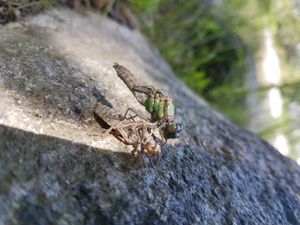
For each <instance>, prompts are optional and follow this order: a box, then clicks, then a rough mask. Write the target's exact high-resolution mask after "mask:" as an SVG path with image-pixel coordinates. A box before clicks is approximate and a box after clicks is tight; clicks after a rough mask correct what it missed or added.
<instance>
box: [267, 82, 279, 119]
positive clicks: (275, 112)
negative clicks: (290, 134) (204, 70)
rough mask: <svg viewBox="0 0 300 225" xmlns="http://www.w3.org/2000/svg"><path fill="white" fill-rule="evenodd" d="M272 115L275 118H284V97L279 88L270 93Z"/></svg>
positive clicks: (272, 89)
mask: <svg viewBox="0 0 300 225" xmlns="http://www.w3.org/2000/svg"><path fill="white" fill-rule="evenodd" d="M267 95H268V102H269V109H270V114H271V116H272V117H273V118H279V117H280V116H282V96H281V92H280V90H279V88H276V87H273V88H271V90H269V91H268V93H267Z"/></svg>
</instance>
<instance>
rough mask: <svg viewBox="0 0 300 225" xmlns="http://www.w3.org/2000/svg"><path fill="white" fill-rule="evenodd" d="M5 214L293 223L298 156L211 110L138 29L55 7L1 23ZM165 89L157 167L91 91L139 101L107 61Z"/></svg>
mask: <svg viewBox="0 0 300 225" xmlns="http://www.w3.org/2000/svg"><path fill="white" fill-rule="evenodd" d="M0 33H1V35H0V93H1V101H0V124H1V125H0V146H1V147H0V148H1V149H0V183H1V185H0V225H2V224H3V225H4V224H61V225H64V224H293V225H295V224H300V167H299V166H298V165H297V164H296V163H295V162H293V161H291V160H289V159H287V158H285V157H284V156H282V155H281V154H280V153H278V152H277V151H276V150H274V149H273V148H272V147H271V146H270V145H268V144H267V143H265V142H264V141H262V140H261V139H259V138H258V137H256V136H255V135H253V134H251V133H249V132H246V131H244V130H242V129H240V128H239V127H237V126H235V125H234V124H232V123H231V122H229V121H228V120H227V119H225V118H223V117H222V116H221V115H219V114H218V113H216V112H214V111H213V110H211V109H210V108H209V107H208V106H207V105H206V104H205V103H204V102H203V101H202V100H201V99H199V98H198V97H196V96H195V95H194V94H192V93H191V92H190V91H189V90H188V89H187V88H186V87H185V86H184V85H182V84H181V83H180V82H179V81H178V80H177V79H176V78H175V77H174V75H173V73H172V71H171V70H170V68H169V67H168V66H167V65H166V63H165V62H164V61H163V60H162V59H161V57H160V56H159V54H158V53H157V52H156V51H155V49H153V48H152V47H151V46H150V45H149V44H148V42H147V41H146V40H145V38H144V37H143V36H142V35H141V34H140V33H138V32H136V31H130V30H128V29H127V28H125V27H122V26H120V25H118V24H116V23H115V22H113V21H110V20H108V19H105V18H101V17H100V16H99V15H95V14H93V13H89V14H88V16H82V15H78V14H76V13H75V12H72V11H69V10H66V9H60V10H54V11H50V12H48V13H45V14H43V15H38V16H36V17H33V18H29V19H28V20H27V21H25V22H20V23H13V24H9V25H7V26H2V27H0ZM114 62H118V63H120V64H121V65H124V66H126V67H127V68H128V69H129V70H130V71H132V72H133V73H134V74H135V75H136V76H137V77H138V78H139V79H140V80H141V82H142V83H145V84H151V85H154V86H157V87H160V88H163V89H166V90H168V92H169V93H171V95H172V97H173V99H174V102H175V105H176V107H177V115H178V116H177V117H178V120H179V121H180V122H181V123H182V124H183V126H184V131H183V132H182V133H181V137H180V138H179V139H177V140H175V141H170V142H169V143H168V145H166V146H164V153H163V156H162V158H161V160H160V163H159V164H158V165H157V166H156V167H155V166H152V165H151V164H150V163H149V161H148V160H147V159H145V162H144V164H142V165H141V162H140V161H138V160H137V159H136V158H133V157H132V156H131V155H130V150H131V148H130V147H128V146H124V145H123V144H121V143H120V142H118V141H117V140H116V139H115V138H114V137H111V136H104V135H103V134H102V132H103V129H102V128H101V127H100V126H99V125H98V124H97V123H96V121H95V120H94V117H93V108H94V106H95V103H96V101H97V100H96V98H95V97H94V93H95V91H96V92H97V93H98V97H97V98H98V101H102V102H105V103H106V104H110V105H112V106H113V107H114V108H116V109H118V110H120V111H123V112H124V111H125V110H126V109H127V108H128V107H129V106H131V107H135V108H138V109H139V110H142V108H141V106H140V105H139V104H138V102H137V101H136V100H135V99H134V97H133V95H132V94H131V93H130V92H129V90H128V89H127V88H126V86H125V85H124V84H123V83H122V81H121V80H119V79H118V78H117V75H116V74H115V71H114V70H113V68H112V64H113V63H114Z"/></svg>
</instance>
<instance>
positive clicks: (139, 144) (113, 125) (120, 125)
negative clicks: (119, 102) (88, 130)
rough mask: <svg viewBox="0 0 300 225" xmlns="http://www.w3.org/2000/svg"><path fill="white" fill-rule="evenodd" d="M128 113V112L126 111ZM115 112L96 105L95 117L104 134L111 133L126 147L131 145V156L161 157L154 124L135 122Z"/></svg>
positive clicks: (159, 143) (159, 142)
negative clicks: (102, 127)
mask: <svg viewBox="0 0 300 225" xmlns="http://www.w3.org/2000/svg"><path fill="white" fill-rule="evenodd" d="M127 112H128V110H127ZM127 112H126V113H125V115H122V114H121V113H120V112H118V111H117V110H115V109H113V108H110V107H108V106H106V105H103V104H100V103H97V105H96V108H95V111H94V113H95V115H96V116H97V120H98V122H100V121H99V119H100V120H101V124H103V123H104V124H105V125H106V128H108V129H107V130H106V133H111V134H112V135H113V136H114V137H115V138H117V139H118V140H119V141H121V142H122V143H124V144H126V145H132V146H133V150H132V151H131V153H132V155H134V156H138V155H142V154H143V153H146V155H148V156H157V157H159V158H160V155H161V143H162V141H161V140H160V139H159V138H157V137H156V136H155V135H154V133H153V132H154V129H157V127H156V125H155V124H152V123H149V122H146V121H144V120H139V121H135V120H134V119H133V117H129V118H126V116H127Z"/></svg>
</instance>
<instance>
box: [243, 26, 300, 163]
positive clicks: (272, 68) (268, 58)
mask: <svg viewBox="0 0 300 225" xmlns="http://www.w3.org/2000/svg"><path fill="white" fill-rule="evenodd" d="M299 49H300V45H299ZM281 63H282V62H281V61H280V58H279V56H278V53H277V50H276V46H275V44H274V41H273V36H272V33H271V32H270V30H268V29H265V31H264V38H263V52H262V54H261V59H260V60H258V62H251V61H250V62H249V64H252V65H256V66H255V67H253V68H256V69H253V70H251V71H249V74H248V76H247V81H246V84H247V86H248V89H249V90H250V91H249V93H248V96H247V105H248V108H249V111H250V121H249V124H248V129H249V130H251V131H253V132H255V133H264V135H263V137H264V138H265V139H266V140H267V141H268V142H269V143H270V144H271V145H273V146H274V147H275V148H276V149H277V150H278V151H279V152H281V154H283V155H286V156H289V157H290V158H292V159H294V160H296V161H297V162H298V164H300V142H299V143H297V140H298V139H300V129H299V127H300V124H297V123H293V122H291V121H297V118H299V115H300V105H299V103H298V102H297V101H290V100H289V101H285V96H284V94H283V93H282V90H281V89H280V88H279V87H280V85H281V84H282V81H283V78H285V77H284V76H287V75H286V74H284V73H283V72H282V69H281ZM285 80H286V79H285ZM261 87H271V88H269V89H267V91H258V90H259V89H261ZM268 130H269V131H268ZM295 140H296V141H295Z"/></svg>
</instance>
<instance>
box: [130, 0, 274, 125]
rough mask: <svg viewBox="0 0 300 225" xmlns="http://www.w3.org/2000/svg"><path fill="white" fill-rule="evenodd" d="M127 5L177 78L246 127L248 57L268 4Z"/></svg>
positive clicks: (158, 1)
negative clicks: (140, 19)
mask: <svg viewBox="0 0 300 225" xmlns="http://www.w3.org/2000/svg"><path fill="white" fill-rule="evenodd" d="M127 2H128V3H129V4H131V7H132V8H133V9H134V10H135V12H136V13H137V14H138V15H140V18H142V21H143V25H144V27H143V28H144V29H143V31H144V32H145V33H146V34H147V36H148V37H149V38H150V39H151V41H152V42H153V43H154V44H155V45H156V46H157V47H158V48H159V50H160V51H161V53H162V54H163V55H164V56H165V58H166V59H167V61H168V62H169V63H170V64H171V66H172V67H173V69H174V70H175V72H176V73H177V74H178V76H179V77H180V78H181V79H182V80H183V81H184V82H185V83H186V84H187V85H188V86H189V87H191V88H192V89H193V90H194V91H195V92H196V93H198V94H200V95H202V96H204V97H205V98H206V99H207V100H208V101H210V102H211V104H212V105H214V106H215V107H216V108H217V109H219V110H220V111H222V112H224V113H225V114H227V115H228V116H229V117H230V118H231V119H233V120H234V121H236V122H238V123H239V124H242V125H245V124H246V122H247V112H245V110H244V109H245V96H246V91H245V87H244V84H245V82H244V80H245V74H246V72H245V71H246V68H247V66H249V65H247V63H246V58H247V57H252V54H253V52H254V50H255V49H256V48H258V46H259V44H258V42H257V40H260V31H261V23H259V22H258V21H260V20H258V17H259V16H260V15H262V14H263V12H265V11H268V10H269V8H270V6H269V4H270V1H268V0H266V1H263V2H261V1H258V0H257V1H250V0H248V1H245V2H241V1H238V0H227V1H209V0H189V1H180V0H155V1H151V3H150V1H138V0H127ZM214 2H215V3H214ZM218 2H219V3H218ZM241 90H242V91H241Z"/></svg>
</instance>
